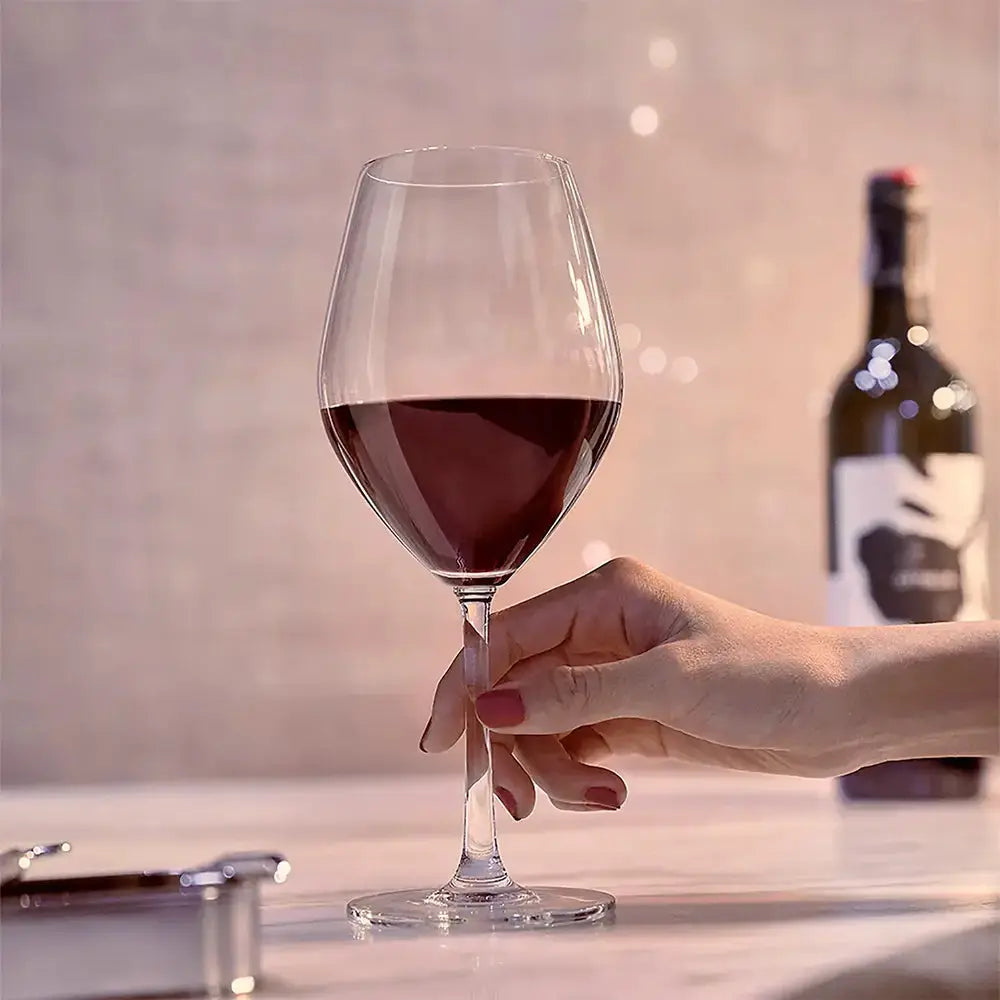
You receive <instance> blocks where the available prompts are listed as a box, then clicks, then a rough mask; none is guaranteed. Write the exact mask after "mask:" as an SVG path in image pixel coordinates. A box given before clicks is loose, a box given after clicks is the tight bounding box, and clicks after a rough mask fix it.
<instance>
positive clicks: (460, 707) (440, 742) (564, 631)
mask: <svg viewBox="0 0 1000 1000" xmlns="http://www.w3.org/2000/svg"><path fill="white" fill-rule="evenodd" d="M665 603H666V602H665V601H664V594H663V593H662V588H661V587H658V586H657V582H656V579H655V575H654V574H651V573H650V572H649V571H648V570H647V569H646V568H645V567H644V566H642V565H641V564H640V563H637V562H636V561H635V560H632V559H614V560H612V561H611V562H609V563H606V564H605V565H603V566H601V567H599V568H598V569H596V570H594V571H592V572H590V573H587V574H586V575H585V576H581V577H579V578H577V579H576V580H572V581H571V582H569V583H565V584H563V585H562V586H559V587H556V588H555V589H553V590H550V591H547V592H546V593H544V594H539V595H538V596H537V597H533V598H531V599H530V600H527V601H524V602H523V603H521V604H516V605H514V606H513V607H510V608H507V609H505V610H504V611H500V612H498V613H497V614H496V615H494V616H492V617H491V619H490V639H489V648H490V680H491V683H493V684H495V683H496V682H497V681H498V680H500V679H501V678H502V677H503V676H504V675H505V674H506V673H507V672H508V671H509V670H510V669H511V667H513V666H514V665H515V664H517V663H520V662H521V661H523V660H526V659H529V658H531V657H534V656H538V655H540V654H543V653H547V652H550V651H552V650H556V649H557V650H559V652H560V655H561V657H562V658H563V661H564V662H565V663H568V664H574V665H575V664H581V663H601V662H609V661H612V660H619V659H625V658H626V657H629V656H635V655H637V654H638V653H644V652H646V651H647V650H648V649H652V648H653V646H656V645H658V644H659V643H660V642H662V641H663V640H664V639H665V638H666V637H667V636H666V634H665V632H666V631H667V630H668V625H667V622H666V616H665V615H664V610H665ZM467 698H468V694H467V692H466V687H465V680H464V677H463V656H462V652H461V651H460V652H459V654H458V655H457V656H456V657H455V659H454V660H452V662H451V666H449V667H448V669H447V670H446V671H445V674H444V676H443V677H442V678H441V680H440V681H439V682H438V686H437V690H436V691H435V693H434V705H433V707H432V709H431V718H430V721H429V722H428V724H427V728H426V730H424V735H423V736H422V737H421V740H420V746H421V749H423V750H426V751H427V752H431V753H437V752H440V751H442V750H447V749H448V747H450V746H452V744H454V743H455V741H456V740H457V739H458V738H459V737H460V736H461V735H462V731H463V730H464V728H465V703H466V700H467Z"/></svg>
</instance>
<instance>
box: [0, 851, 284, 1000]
mask: <svg viewBox="0 0 1000 1000" xmlns="http://www.w3.org/2000/svg"><path fill="white" fill-rule="evenodd" d="M67 850H69V845H68V844H52V845H47V846H41V847H34V848H30V849H29V850H20V849H14V850H11V851H6V852H4V853H3V854H0V883H2V885H0V984H2V996H3V1000H84V998H87V1000H96V998H98V997H100V998H113V997H154V996H184V995H187V996H211V997H226V996H239V995H246V994H248V993H252V992H253V990H254V987H255V985H256V984H257V982H258V980H259V978H260V884H261V882H263V881H270V882H278V883H280V882H284V881H285V879H286V878H287V877H288V874H289V871H290V870H291V869H290V866H289V864H288V862H287V861H286V860H285V858H284V857H282V856H281V855H280V854H273V853H267V852H261V853H247V854H230V855H227V856H225V857H221V858H218V859H216V860H215V861H212V862H210V863H209V864H206V865H201V866H199V867H197V868H190V869H186V870H183V871H142V872H135V871H133V872H112V873H108V874H95V875H83V876H73V877H68V878H25V877H24V876H25V875H26V874H27V873H28V871H29V870H30V868H31V865H32V863H33V862H34V861H35V860H36V859H38V858H42V857H45V856H47V855H52V854H59V853H63V852H65V851H67Z"/></svg>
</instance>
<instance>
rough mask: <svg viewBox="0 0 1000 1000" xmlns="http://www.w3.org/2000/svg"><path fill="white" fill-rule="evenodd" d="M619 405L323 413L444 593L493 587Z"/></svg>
mask: <svg viewBox="0 0 1000 1000" xmlns="http://www.w3.org/2000/svg"><path fill="white" fill-rule="evenodd" d="M619 405H620V404H619V403H618V402H616V401H614V400H609V399H584V398H573V397H556V396H493V397H468V398H450V399H397V400H388V401H384V402H368V403H348V404H342V405H339V406H331V407H328V408H326V409H324V410H323V422H324V425H325V427H326V430H327V434H328V436H329V438H330V441H331V443H332V444H333V447H334V449H335V450H336V452H337V454H338V455H339V456H340V458H341V461H342V462H343V463H344V465H345V466H346V467H347V470H348V472H350V474H351V476H352V477H353V478H354V481H355V482H356V483H357V485H358V486H359V487H360V489H361V490H362V492H363V493H364V495H365V497H366V498H367V499H368V502H369V503H370V504H371V506H372V507H373V508H374V509H375V511H376V512H377V513H378V514H379V516H380V517H381V518H382V520H383V521H384V522H385V523H386V524H387V525H388V527H389V528H390V529H391V530H392V531H393V533H394V534H395V535H396V536H397V537H398V538H399V539H400V541H401V542H403V544H404V545H406V546H407V548H409V549H410V551H411V552H413V554H414V555H416V556H417V557H418V558H419V559H420V560H421V561H422V562H423V563H424V564H425V565H426V566H428V567H429V568H430V569H431V570H432V571H433V572H434V573H436V574H437V575H438V576H439V577H441V578H442V579H444V580H446V581H447V582H448V583H450V584H452V585H463V584H464V585H469V584H481V585H484V586H495V585H497V584H500V583H502V582H503V581H504V580H506V579H507V578H508V577H509V576H510V575H511V574H512V573H513V572H514V571H515V570H516V569H517V568H518V567H519V566H520V565H521V564H522V563H523V562H524V561H525V560H526V559H527V558H528V556H530V555H531V553H532V552H533V551H534V550H535V549H536V548H537V547H538V545H539V544H540V543H541V542H542V541H543V540H544V539H545V537H546V535H548V533H549V532H550V531H551V530H552V528H553V527H554V525H555V524H556V523H557V522H558V521H559V520H560V519H561V518H562V516H563V514H565V513H566V511H567V510H568V509H569V508H570V506H571V505H572V504H573V502H574V501H575V500H576V498H577V497H578V496H579V495H580V493H581V492H582V491H583V488H584V486H586V484H587V480H588V479H589V478H590V473H591V471H592V470H593V468H594V467H595V466H596V464H597V462H598V460H599V459H600V457H601V455H602V453H603V452H604V449H605V448H606V447H607V445H608V442H609V441H610V439H611V434H612V432H613V430H614V427H615V423H616V422H617V419H618V411H619Z"/></svg>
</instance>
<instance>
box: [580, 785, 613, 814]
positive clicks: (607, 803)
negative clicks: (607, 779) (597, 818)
mask: <svg viewBox="0 0 1000 1000" xmlns="http://www.w3.org/2000/svg"><path fill="white" fill-rule="evenodd" d="M583 797H584V799H585V801H587V802H589V803H590V804H591V805H592V806H599V807H600V808H601V809H620V808H621V805H622V804H621V802H619V801H618V793H617V792H616V791H615V790H614V789H613V788H602V787H600V786H595V787H593V788H588V789H587V790H586V791H585V792H584V793H583Z"/></svg>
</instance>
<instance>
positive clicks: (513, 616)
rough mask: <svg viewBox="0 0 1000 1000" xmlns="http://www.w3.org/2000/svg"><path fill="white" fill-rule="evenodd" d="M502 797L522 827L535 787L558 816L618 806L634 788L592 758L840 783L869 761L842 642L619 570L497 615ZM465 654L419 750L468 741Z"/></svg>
mask: <svg viewBox="0 0 1000 1000" xmlns="http://www.w3.org/2000/svg"><path fill="white" fill-rule="evenodd" d="M490 628H491V634H490V672H491V677H492V678H493V681H494V685H495V686H494V688H493V689H492V690H491V691H488V692H487V693H485V694H483V695H481V696H480V697H479V698H478V699H477V701H476V711H477V714H478V716H479V718H480V720H481V721H482V722H483V724H484V725H486V726H488V727H489V728H490V729H491V730H492V734H491V735H492V741H493V747H494V786H495V788H496V792H497V796H498V797H499V798H500V800H501V801H502V802H503V803H504V805H505V806H506V807H507V809H508V811H509V812H511V814H512V815H513V816H514V817H515V819H523V818H524V817H525V816H527V815H528V814H529V813H530V812H531V810H532V809H533V808H534V803H535V786H536V785H537V786H538V787H539V788H541V789H542V790H543V791H544V792H545V793H546V794H547V795H548V796H549V798H550V799H551V800H552V802H553V804H554V805H555V806H556V807H557V808H560V809H574V810H586V809H595V808H598V809H600V808H604V809H617V808H619V807H620V806H621V805H622V803H623V802H624V801H625V795H626V787H625V782H624V781H623V780H622V778H621V777H620V776H619V775H618V774H617V773H615V772H614V771H612V770H609V769H608V768H605V767H600V766H595V764H594V762H595V761H598V760H602V759H604V758H607V757H609V756H612V755H618V754H639V755H642V756H645V757H664V758H669V759H672V760H680V761H688V762H693V763H698V764H709V765H716V766H721V767H728V768H737V769H740V770H748V771H767V772H773V773H779V774H798V775H810V776H820V775H835V774H840V773H845V772H847V771H850V770H853V769H854V768H856V767H858V766H861V765H862V764H865V763H869V762H871V761H872V760H874V759H875V758H876V757H877V756H878V753H877V752H873V751H872V749H871V748H869V747H866V746H864V745H862V744H860V743H858V742H857V741H852V740H850V739H847V738H845V737H846V734H845V731H844V730H845V724H844V718H845V714H846V713H845V711H844V709H843V707H842V701H843V700H842V698H841V697H840V693H841V690H842V688H843V684H842V680H843V671H842V669H841V665H840V664H841V659H840V655H839V651H838V644H837V642H836V639H835V637H836V632H835V630H830V629H820V628H814V627H810V626H806V625H799V624H795V623H791V622H785V621H779V620H776V619H773V618H769V617H767V616H765V615H761V614H757V613H755V612H753V611H749V610H747V609H745V608H741V607H738V606H736V605H733V604H729V603H727V602H725V601H722V600H720V599H718V598H715V597H711V596H709V595H707V594H703V593H700V592H699V591H696V590H693V589H691V588H689V587H685V586H683V585H681V584H679V583H677V582H675V581H673V580H670V579H668V578H667V577H665V576H663V575H661V574H659V573H657V572H656V571H654V570H652V569H650V568H649V567H647V566H644V565H643V564H642V563H639V562H637V561H635V560H633V559H615V560H613V561H612V562H610V563H608V564H606V565H605V566H602V567H601V568H600V569H597V570H595V571H594V572H592V573H589V574H587V575H586V576H583V577H581V578H579V579H577V580H574V581H573V582H571V583H567V584H565V585H564V586H561V587H558V588H556V589H555V590H552V591H549V592H548V593H546V594H542V595H540V596H539V597H535V598H533V599H532V600H529V601H526V602H525V603H523V604H519V605H516V606H515V607H512V608H508V609H507V610H505V611H501V612H499V613H497V614H496V615H494V616H493V617H492V619H491V625H490ZM467 697H468V696H467V692H466V688H465V685H464V682H463V676H462V658H461V654H459V656H458V657H456V659H455V660H454V662H453V663H452V664H451V666H450V667H449V668H448V670H447V672H446V673H445V674H444V676H443V677H442V678H441V681H440V683H439V684H438V687H437V691H436V693H435V696H434V705H433V709H432V713H431V718H430V721H429V723H428V725H427V729H426V730H425V733H424V736H423V738H422V739H421V748H422V749H424V750H425V751H427V752H431V753H436V752H441V751H443V750H446V749H448V748H449V747H450V746H452V745H453V744H454V743H455V742H456V741H457V740H458V739H459V737H460V736H461V735H462V732H463V729H464V719H465V705H466V699H467Z"/></svg>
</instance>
